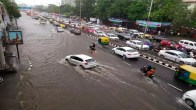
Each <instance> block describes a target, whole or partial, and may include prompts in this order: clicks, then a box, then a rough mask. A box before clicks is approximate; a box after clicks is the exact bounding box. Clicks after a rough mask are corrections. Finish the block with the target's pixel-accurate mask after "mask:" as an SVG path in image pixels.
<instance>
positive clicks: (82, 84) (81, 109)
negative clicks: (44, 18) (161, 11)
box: [18, 14, 187, 110]
mask: <svg viewBox="0 0 196 110" xmlns="http://www.w3.org/2000/svg"><path fill="white" fill-rule="evenodd" d="M18 23H19V26H20V28H21V30H22V31H23V38H24V44H23V45H20V46H19V48H20V54H21V62H20V63H21V66H22V67H21V70H20V71H19V76H20V82H19V93H18V98H19V100H20V106H21V110H176V109H178V110H187V108H186V107H185V106H183V105H182V104H181V101H180V97H177V96H176V94H178V92H177V91H175V90H173V89H171V88H168V87H167V86H166V83H164V82H162V81H161V80H157V83H155V82H153V81H152V80H150V79H148V78H145V77H144V76H143V75H142V74H141V73H140V72H139V71H138V69H137V68H136V65H128V64H127V63H126V62H125V61H123V60H122V59H121V58H119V57H118V56H115V55H112V54H110V53H108V52H105V50H106V49H102V47H97V52H96V54H95V55H94V56H93V57H94V58H95V59H96V60H97V62H98V63H99V66H98V67H96V68H92V69H87V70H84V69H82V68H81V67H79V66H74V65H71V64H69V63H68V62H66V61H65V59H64V58H65V56H67V55H71V54H87V55H90V54H89V50H88V46H89V45H90V44H91V43H92V42H94V41H93V40H92V39H89V38H87V37H84V36H75V35H72V34H70V33H69V32H68V31H66V30H65V32H62V33H57V32H55V30H54V28H55V27H54V26H52V25H51V24H49V23H48V24H45V25H41V24H39V22H38V21H37V20H34V19H32V18H31V17H29V16H26V15H25V14H23V17H21V18H20V19H19V20H18ZM139 61H140V60H139ZM139 61H138V62H139Z"/></svg>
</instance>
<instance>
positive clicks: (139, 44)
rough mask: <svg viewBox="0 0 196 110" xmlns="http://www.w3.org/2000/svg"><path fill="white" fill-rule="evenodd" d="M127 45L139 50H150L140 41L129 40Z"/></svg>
mask: <svg viewBox="0 0 196 110" xmlns="http://www.w3.org/2000/svg"><path fill="white" fill-rule="evenodd" d="M126 44H127V45H128V46H130V47H133V48H136V49H139V50H149V46H148V45H145V44H144V43H142V42H141V41H139V40H128V41H127V42H126ZM142 44H143V47H142Z"/></svg>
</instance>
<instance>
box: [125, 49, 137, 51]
mask: <svg viewBox="0 0 196 110" xmlns="http://www.w3.org/2000/svg"><path fill="white" fill-rule="evenodd" d="M127 52H137V51H136V50H134V49H129V50H127Z"/></svg>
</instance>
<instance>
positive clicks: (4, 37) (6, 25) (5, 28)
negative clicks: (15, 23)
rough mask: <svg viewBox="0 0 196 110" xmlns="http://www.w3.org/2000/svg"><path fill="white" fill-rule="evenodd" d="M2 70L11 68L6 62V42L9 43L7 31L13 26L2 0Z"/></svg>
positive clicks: (0, 23) (0, 26)
mask: <svg viewBox="0 0 196 110" xmlns="http://www.w3.org/2000/svg"><path fill="white" fill-rule="evenodd" d="M0 14H1V16H0V70H4V69H7V68H9V66H8V65H7V64H6V62H5V56H4V50H5V49H4V47H3V46H4V44H5V43H7V41H8V38H7V35H8V34H7V31H8V29H9V27H10V26H11V23H10V19H9V15H8V13H7V11H6V9H5V7H4V4H3V3H1V2H0Z"/></svg>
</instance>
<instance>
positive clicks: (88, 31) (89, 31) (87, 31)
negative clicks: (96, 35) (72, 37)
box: [84, 28, 95, 33]
mask: <svg viewBox="0 0 196 110" xmlns="http://www.w3.org/2000/svg"><path fill="white" fill-rule="evenodd" d="M84 31H85V32H86V33H93V32H94V31H95V30H94V29H92V28H86V29H84Z"/></svg>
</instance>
